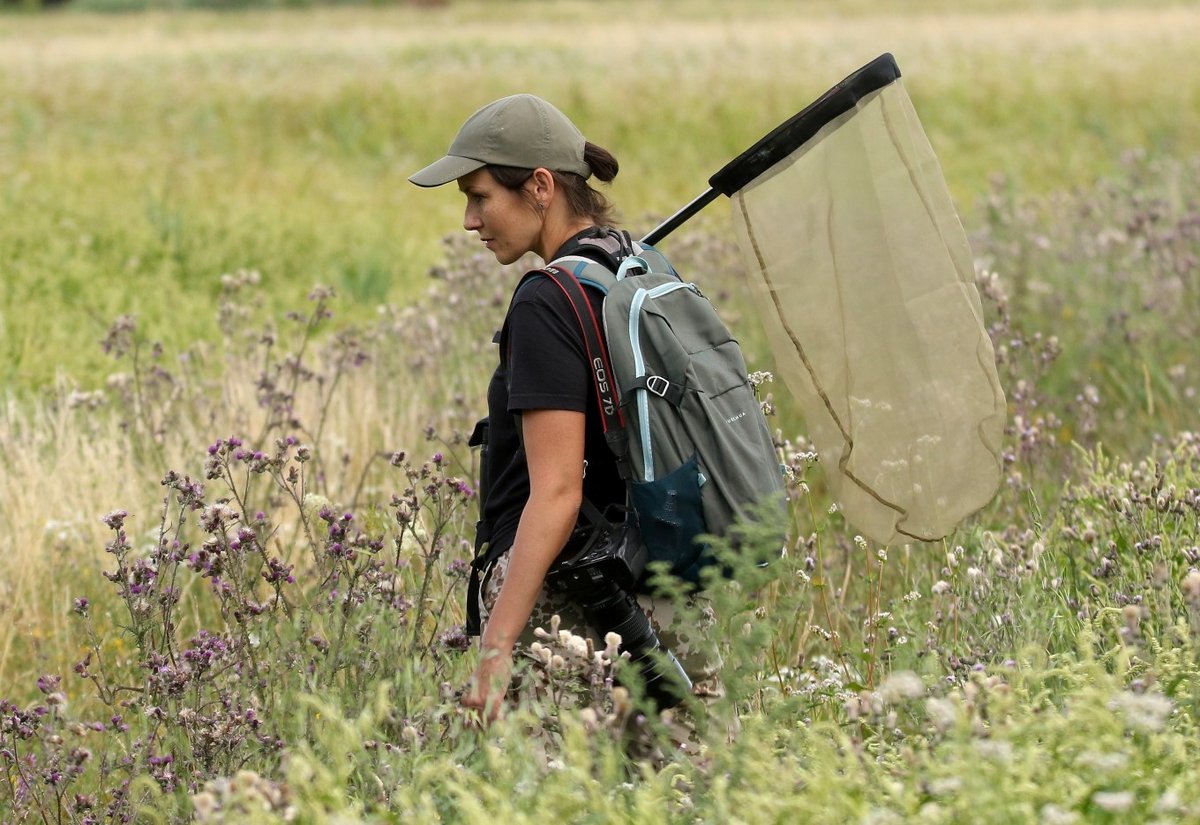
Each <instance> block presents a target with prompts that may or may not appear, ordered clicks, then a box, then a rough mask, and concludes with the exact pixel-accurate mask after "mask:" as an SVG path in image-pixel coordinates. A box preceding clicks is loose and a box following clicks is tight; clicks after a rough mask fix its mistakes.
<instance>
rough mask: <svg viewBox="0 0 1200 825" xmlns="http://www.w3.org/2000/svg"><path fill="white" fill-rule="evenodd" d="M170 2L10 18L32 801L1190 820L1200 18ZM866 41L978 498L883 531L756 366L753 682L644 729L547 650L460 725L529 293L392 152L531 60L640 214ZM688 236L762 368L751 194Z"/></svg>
mask: <svg viewBox="0 0 1200 825" xmlns="http://www.w3.org/2000/svg"><path fill="white" fill-rule="evenodd" d="M134 5H140V4H134ZM146 5H147V6H149V8H143V9H136V10H132V11H130V10H126V11H123V12H121V13H111V12H112V11H113V10H114V7H113V6H112V5H108V6H106V5H105V4H104V3H101V2H99V0H91V2H90V6H89V4H86V3H83V4H79V5H75V6H72V7H70V8H68V9H65V10H59V11H54V12H41V13H8V14H5V15H3V16H0V277H2V287H0V382H2V386H3V387H4V397H3V407H2V408H0V524H3V526H4V529H3V531H0V767H2V769H3V779H2V781H0V818H3V820H4V821H5V822H8V821H13V822H18V821H30V822H34V821H51V822H59V821H62V822H90V821H181V820H182V821H186V820H188V819H190V818H196V819H199V820H201V821H229V822H245V821H263V822H276V821H302V822H327V821H328V822H332V821H410V820H412V819H413V818H416V819H417V820H418V821H467V822H472V821H473V822H479V821H484V820H496V819H500V820H502V821H512V822H521V821H529V820H531V819H534V818H535V817H536V818H537V819H539V820H541V819H545V818H548V817H555V818H558V819H561V820H564V821H570V822H575V821H579V822H583V821H587V822H607V821H621V822H626V821H636V822H660V821H679V822H696V821H698V822H785V821H786V822H791V821H797V820H801V819H802V818H804V817H809V818H813V819H815V820H817V821H826V822H843V821H847V822H851V821H852V822H859V821H862V822H892V821H895V822H901V821H909V820H911V819H914V818H918V817H919V818H921V819H923V820H928V821H932V822H942V821H944V822H967V821H969V822H988V821H990V822H1019V821H1031V822H1055V823H1058V822H1063V823H1065V822H1084V821H1088V822H1090V821H1096V822H1107V821H1112V822H1116V821H1122V822H1124V821H1151V820H1159V821H1165V822H1166V821H1169V822H1175V821H1200V781H1198V780H1197V778H1196V773H1195V770H1194V765H1195V762H1196V759H1197V757H1198V756H1200V754H1198V752H1197V751H1198V747H1197V740H1196V733H1197V722H1198V720H1200V658H1198V648H1197V645H1198V644H1200V636H1198V634H1200V572H1197V569H1196V566H1197V564H1198V563H1200V548H1198V546H1197V545H1198V544H1200V539H1198V538H1197V532H1198V529H1197V520H1198V516H1200V436H1197V435H1196V432H1197V429H1198V424H1200V422H1198V420H1197V419H1198V418H1200V410H1198V407H1197V404H1198V402H1197V398H1196V386H1197V382H1198V381H1200V379H1198V378H1197V374H1198V373H1197V371H1198V370H1200V358H1198V356H1197V351H1196V345H1195V342H1196V340H1197V334H1198V333H1200V329H1198V327H1200V264H1198V260H1200V203H1198V196H1197V191H1198V187H1200V66H1198V64H1196V62H1195V60H1194V55H1195V54H1196V52H1197V49H1198V47H1200V10H1197V9H1196V8H1195V7H1193V6H1191V5H1187V4H1172V3H1167V2H1161V3H1160V2H1142V3H1135V2H1115V1H1114V2H1104V3H1082V2H1049V1H1046V2H1033V0H1015V2H1005V3H1001V2H990V0H970V2H960V3H948V2H940V0H914V2H905V3H874V4H868V3H865V2H846V3H839V4H836V5H835V4H825V3H817V2H795V3H784V2H772V1H771V0H767V1H766V2H758V3H753V4H745V3H718V2H705V0H700V2H694V3H681V2H640V3H639V2H534V0H523V1H518V0H504V1H503V2H486V3H485V2H475V3H470V2H448V3H442V4H420V5H417V4H414V5H411V6H409V5H400V6H387V7H370V6H347V7H335V8H331V7H314V8H286V9H285V8H277V9H261V8H259V9H254V8H243V9H239V10H225V11H214V10H211V9H210V10H201V9H189V10H184V9H181V8H176V7H165V6H158V5H157V4H146ZM89 8H90V10H89ZM127 8H128V7H127ZM101 11H106V12H110V13H99V12H101ZM884 51H890V52H892V53H893V54H894V55H895V56H896V59H897V61H898V63H899V65H900V67H901V70H902V71H903V73H904V75H905V81H904V82H905V85H906V88H907V90H908V92H909V94H910V96H911V97H912V98H913V101H914V104H915V106H916V108H917V111H918V112H919V114H920V115H921V118H922V121H923V123H924V125H925V127H926V130H927V132H928V134H929V137H930V140H931V142H932V144H933V146H934V149H935V151H936V152H937V153H938V155H939V158H940V160H941V162H942V165H943V170H944V172H945V175H946V178H947V182H948V184H949V186H950V189H951V192H952V195H953V196H954V197H955V200H956V202H957V204H958V205H959V209H960V213H961V215H962V217H963V222H964V225H965V227H966V229H967V231H968V233H969V235H970V236H971V239H972V242H973V247H974V251H975V254H976V256H977V270H978V284H979V287H980V291H981V295H982V296H983V300H984V308H985V313H986V315H987V321H988V324H989V331H990V332H991V334H992V337H993V340H994V342H995V343H996V347H997V358H998V362H999V367H1000V372H1001V377H1002V380H1003V382H1004V385H1005V389H1006V392H1007V394H1008V399H1009V404H1010V427H1009V430H1008V433H1007V436H1006V464H1005V471H1006V472H1005V484H1004V486H1003V488H1002V489H1001V491H1000V492H999V494H998V495H997V498H996V500H995V501H994V502H993V503H992V504H991V505H989V507H987V508H986V509H985V510H984V511H982V512H981V513H979V514H978V515H977V516H976V517H974V518H972V519H970V520H968V522H966V523H964V524H963V525H962V526H961V527H960V529H959V531H957V532H956V533H955V534H954V535H952V536H950V537H948V538H947V539H946V540H945V541H944V542H943V543H941V544H938V545H936V546H911V547H899V548H890V549H886V550H885V549H884V548H878V547H871V546H867V545H866V544H865V543H863V542H861V541H856V537H855V534H854V531H853V528H852V527H850V526H848V525H846V524H845V523H843V522H842V521H841V520H840V518H839V516H838V514H837V513H836V512H831V509H830V508H831V505H832V504H833V502H831V501H830V500H829V498H828V496H827V494H826V493H825V491H824V489H823V485H822V480H821V468H820V463H819V461H818V460H815V459H814V457H813V456H812V455H811V454H810V453H809V450H808V445H807V442H806V440H805V439H804V424H803V416H802V415H801V412H800V411H799V410H797V409H795V408H794V405H792V404H791V402H790V401H789V400H788V399H787V398H786V396H785V395H782V393H783V391H782V390H781V389H780V390H776V391H774V394H773V400H774V402H775V405H776V408H777V410H776V413H775V417H774V419H773V423H774V424H775V426H777V428H778V436H779V442H780V450H781V457H782V458H783V459H784V461H785V462H786V463H788V464H789V465H790V466H791V468H792V470H793V477H792V480H791V483H790V485H789V491H790V496H791V501H792V507H791V519H792V525H791V526H792V529H791V535H790V538H789V544H788V548H787V553H786V554H785V556H784V558H782V559H778V560H777V561H776V563H775V564H773V565H772V566H771V567H770V568H769V569H768V571H767V572H762V571H753V570H746V571H744V574H743V576H742V578H741V579H740V580H739V583H740V586H739V587H728V586H726V587H716V588H714V594H713V598H714V601H715V607H716V611H715V614H713V615H712V616H708V617H697V619H696V625H697V626H700V627H707V628H708V629H707V633H708V635H709V636H711V638H712V639H713V640H714V644H718V645H719V646H720V647H721V648H722V653H723V656H724V658H725V662H726V667H725V673H724V675H725V682H726V695H725V696H723V697H720V698H716V699H713V700H712V701H711V702H710V703H709V707H708V709H707V710H706V711H705V712H702V713H696V714H693V715H692V717H693V718H691V720H690V722H689V723H688V725H686V726H683V725H681V719H679V718H677V719H674V720H671V719H668V720H656V719H645V718H644V717H641V716H640V715H639V714H638V712H637V711H636V709H635V708H634V707H633V706H631V705H630V704H629V702H628V700H627V699H626V697H625V696H623V695H622V694H621V693H620V692H619V691H618V692H617V694H616V695H615V696H614V693H613V691H612V689H611V684H610V683H609V682H608V681H606V680H607V679H608V678H609V677H611V675H612V667H613V665H612V663H611V662H609V661H608V660H606V659H605V658H604V657H603V655H602V656H601V658H600V659H599V660H593V659H591V658H588V657H583V658H581V657H579V656H577V655H576V654H575V653H574V652H573V647H572V645H573V644H576V643H574V642H573V641H572V640H570V639H558V638H557V637H556V638H551V639H547V640H545V644H546V647H545V648H544V652H538V653H537V654H535V655H533V656H531V657H530V658H529V661H528V663H527V666H526V669H525V674H524V678H523V679H522V681H521V684H520V688H519V696H520V701H519V702H518V704H517V710H516V711H515V712H514V713H512V714H511V715H510V717H509V718H508V719H507V720H506V721H505V722H504V723H502V724H501V725H500V726H499V727H497V728H496V729H494V730H492V731H490V732H487V733H481V732H479V731H476V730H474V729H472V728H471V727H470V726H469V725H467V724H466V723H465V722H464V720H463V718H462V717H461V715H460V714H459V713H458V712H457V710H456V702H455V700H454V695H453V693H454V690H455V689H456V688H457V687H458V686H460V685H461V683H462V680H463V679H464V678H465V676H466V674H467V673H468V672H469V669H470V666H471V663H472V659H471V654H470V653H469V652H465V651H464V647H465V639H464V638H463V637H462V635H461V632H460V629H459V626H460V624H461V621H462V615H461V613H462V611H461V602H462V596H463V590H464V583H463V577H462V564H463V562H464V560H465V559H467V558H469V548H468V546H467V540H468V539H469V537H470V534H471V530H470V525H471V524H472V523H473V519H474V516H473V513H472V507H473V506H474V502H473V498H472V489H473V485H474V481H475V467H474V464H473V461H474V459H473V457H472V455H471V453H470V451H469V450H467V449H466V448H465V447H464V446H463V443H462V442H463V434H464V433H465V432H467V431H469V429H470V427H471V425H472V423H473V422H474V420H475V418H476V417H477V416H478V415H479V414H480V411H481V406H482V388H483V386H484V382H485V380H486V377H487V375H488V373H489V371H490V367H491V362H492V358H493V357H494V355H493V353H492V350H491V347H490V345H489V341H490V337H491V332H492V330H493V329H494V328H495V326H496V325H497V323H498V321H499V318H500V317H501V313H502V311H503V306H504V300H505V297H506V295H507V290H508V289H509V288H510V286H511V284H512V283H514V279H515V277H516V276H517V274H518V273H517V271H516V270H512V269H509V270H506V271H501V270H499V268H497V267H496V266H495V265H494V262H491V263H489V261H488V260H484V259H483V256H480V255H479V254H478V253H477V252H476V251H475V250H474V249H473V248H472V247H471V246H470V244H469V241H468V239H466V238H463V237H458V236H461V235H462V233H461V232H457V233H456V230H457V228H458V226H459V222H460V220H461V203H460V199H459V198H458V196H457V193H455V192H453V191H451V190H446V191H442V190H436V191H433V192H429V191H422V190H417V189H416V188H415V187H412V186H411V185H409V184H408V183H407V181H406V177H407V175H408V174H410V173H411V172H412V171H413V170H414V169H416V168H418V167H420V166H421V165H422V164H424V163H425V162H427V161H428V159H430V158H433V157H436V156H438V155H439V154H440V153H441V152H442V151H443V150H444V148H445V146H446V144H447V142H448V140H449V138H450V137H451V135H452V133H453V130H454V129H455V128H456V127H457V125H458V124H459V123H461V121H462V120H463V119H464V118H465V117H466V115H468V114H469V113H470V112H471V111H473V110H474V109H475V108H477V107H478V106H479V105H482V104H483V103H485V102H487V101H489V100H492V99H494V98H496V97H498V96H501V95H504V94H509V93H512V92H514V91H521V90H523V91H532V92H535V93H538V94H541V95H543V96H546V97H548V98H550V99H551V100H554V101H555V102H556V103H558V104H559V105H560V106H561V107H562V108H563V109H564V110H565V111H567V112H568V113H569V114H570V115H571V116H572V117H573V119H575V120H576V122H577V123H578V124H579V125H580V126H581V128H582V129H583V130H584V132H585V133H586V134H588V135H589V137H590V138H591V139H593V140H594V141H596V142H598V143H600V144H602V145H605V146H607V147H608V148H610V149H612V150H613V151H614V153H615V154H616V155H617V157H618V158H619V159H620V161H621V164H622V169H621V174H620V175H619V177H618V178H617V181H616V182H615V184H614V185H613V187H612V195H613V197H614V199H615V200H616V201H617V203H618V205H619V206H620V207H621V209H622V211H623V214H624V216H625V219H626V223H627V225H628V226H629V227H630V228H631V229H632V230H633V231H635V233H636V232H638V231H646V230H648V229H650V228H651V227H652V226H653V225H654V224H655V223H656V222H657V220H658V219H659V218H661V217H663V216H665V215H667V214H669V213H671V212H673V211H674V210H675V209H676V208H678V207H679V206H681V205H682V204H683V203H685V202H686V201H687V200H689V199H690V198H691V197H693V196H694V195H696V194H698V193H699V192H700V191H701V190H702V189H703V188H704V185H705V181H706V179H707V177H708V175H710V174H711V173H712V172H714V171H716V170H717V169H718V168H720V167H721V166H722V165H723V164H724V163H725V162H726V161H727V160H728V159H729V158H731V157H732V156H733V155H735V154H736V153H738V152H739V151H741V150H742V149H744V148H745V147H746V146H748V145H749V144H750V143H752V142H753V141H754V140H756V139H757V138H758V137H759V136H760V135H761V134H763V133H764V132H765V131H767V130H768V129H770V128H771V127H773V126H774V125H775V124H776V123H778V122H779V121H781V120H783V119H785V118H786V117H788V116H790V115H791V114H792V113H794V112H795V111H796V110H798V109H799V108H801V107H802V106H804V105H805V104H807V103H808V102H809V101H811V100H812V99H813V98H815V97H816V96H817V95H818V94H820V93H821V92H822V91H824V89H826V88H827V87H828V86H829V85H831V84H832V83H834V82H836V81H837V80H839V79H840V78H841V77H843V76H844V75H846V74H847V73H849V72H850V71H853V70H854V69H855V68H857V67H858V66H860V65H862V64H864V63H866V62H867V61H869V60H870V59H872V58H873V57H875V56H876V55H878V54H879V53H881V52H884ZM663 248H664V251H666V252H667V253H668V254H669V255H670V256H672V258H673V260H674V261H675V263H676V265H677V266H678V267H679V268H680V269H681V270H684V271H687V272H688V273H689V276H691V277H693V278H694V279H695V280H696V281H697V282H698V283H699V284H700V285H701V286H702V287H704V288H705V290H706V292H707V293H708V294H710V295H714V296H717V298H718V304H719V306H720V308H721V310H722V313H723V315H724V316H725V317H726V319H727V320H728V321H729V323H730V325H731V326H733V327H734V329H735V330H736V331H738V333H739V334H740V335H741V337H742V338H743V340H744V342H745V346H746V351H747V355H748V358H749V360H750V362H751V366H752V368H756V369H765V370H769V369H770V368H771V364H770V355H769V353H768V352H766V351H765V350H764V348H763V345H762V343H761V340H760V336H759V333H758V330H757V329H756V328H755V322H754V317H753V312H752V310H751V308H750V307H749V306H747V305H745V304H744V303H743V295H742V292H741V290H740V289H739V285H738V284H739V281H738V278H739V272H740V264H739V262H738V259H737V255H736V253H735V250H734V249H733V248H732V242H731V238H730V233H729V229H728V221H727V217H726V215H725V213H724V205H723V204H720V203H717V204H714V205H713V206H711V207H709V209H708V210H706V212H705V213H704V214H702V215H701V216H700V217H698V218H696V219H694V221H693V222H691V223H689V224H688V226H687V227H685V228H684V229H682V230H680V231H679V232H677V233H676V235H673V236H672V237H671V238H670V239H668V241H666V242H665V243H664V244H663ZM764 391H766V392H772V387H771V386H770V385H767V386H766V387H764ZM681 730H684V731H688V730H690V732H691V735H690V736H691V738H690V741H689V742H688V744H687V746H686V747H683V748H679V747H676V746H675V742H676V740H675V739H673V738H672V737H673V736H677V735H679V734H680V731H681Z"/></svg>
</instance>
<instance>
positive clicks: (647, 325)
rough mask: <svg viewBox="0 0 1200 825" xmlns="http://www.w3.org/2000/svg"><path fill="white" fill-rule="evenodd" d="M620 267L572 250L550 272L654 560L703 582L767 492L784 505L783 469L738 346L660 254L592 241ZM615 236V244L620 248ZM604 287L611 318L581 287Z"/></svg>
mask: <svg viewBox="0 0 1200 825" xmlns="http://www.w3.org/2000/svg"><path fill="white" fill-rule="evenodd" d="M589 243H590V244H592V245H594V246H595V247H597V248H598V249H599V251H601V252H602V253H604V254H603V255H600V256H597V257H603V258H604V259H605V260H611V261H613V262H614V263H616V268H615V271H614V270H613V269H610V268H609V267H607V266H605V265H603V264H600V263H597V262H596V261H594V260H592V259H591V258H587V257H582V256H569V257H565V258H561V259H558V260H555V261H553V262H552V263H551V264H550V265H549V266H548V267H546V269H545V270H541V271H539V272H537V273H531V275H530V277H538V276H545V277H549V278H550V279H551V280H552V281H554V283H555V284H557V285H558V287H559V288H560V289H561V290H562V291H563V292H564V294H565V295H566V296H567V298H569V299H570V301H571V303H572V305H573V307H574V309H575V314H576V316H577V317H578V318H579V320H580V327H581V329H582V332H583V340H584V343H585V346H586V349H587V358H588V361H589V362H590V364H591V366H592V372H593V375H594V378H595V386H596V394H597V397H598V399H599V402H600V406H601V411H602V413H603V417H604V424H605V436H606V439H607V441H608V445H609V447H610V448H611V449H612V451H613V454H614V455H615V456H616V459H617V465H618V468H619V470H620V473H621V477H622V478H624V479H625V480H626V483H627V486H628V500H629V509H630V513H631V514H632V515H633V517H634V518H635V519H636V522H637V527H638V529H639V530H640V532H641V536H642V539H643V541H644V542H645V545H646V547H647V549H648V551H649V561H651V562H666V563H667V564H668V565H669V569H670V572H671V573H672V574H673V575H675V576H677V577H679V578H681V579H684V580H685V581H689V582H693V583H695V582H698V581H699V577H700V572H701V571H702V570H703V569H704V568H705V567H707V566H708V565H709V564H711V563H712V562H713V561H714V559H713V557H712V553H711V551H710V548H708V546H707V545H706V544H705V543H704V542H702V541H697V537H698V536H701V535H703V534H711V535H718V536H720V535H723V534H725V532H726V531H727V530H728V528H729V527H730V525H732V524H733V523H734V522H735V521H737V520H738V519H739V518H741V517H750V516H752V515H755V514H756V512H755V511H756V507H757V505H758V504H759V503H760V502H763V501H771V502H772V503H774V504H777V505H778V506H780V507H781V506H782V503H783V500H784V487H783V472H782V468H781V465H780V461H779V458H778V456H777V454H776V450H775V446H774V443H773V441H772V438H771V435H770V432H769V430H768V428H767V423H766V418H765V416H764V414H763V411H762V407H761V405H760V404H759V402H758V399H757V398H756V397H755V395H754V390H753V388H752V387H751V385H750V381H749V378H748V375H747V370H746V364H745V360H744V359H743V357H742V352H741V348H740V347H739V346H738V343H737V341H736V340H734V339H733V337H732V336H731V335H730V333H729V330H728V329H727V328H726V327H725V325H724V324H723V323H722V322H721V320H720V319H719V318H718V317H717V313H716V311H715V310H714V309H713V307H712V304H711V303H709V301H708V299H707V298H705V297H704V295H703V294H701V292H700V290H699V289H698V288H697V287H696V286H695V285H694V284H690V283H686V282H684V281H683V280H681V279H680V277H679V275H678V274H677V273H676V272H675V270H674V268H673V267H672V266H671V264H670V263H669V262H668V261H667V259H666V258H665V257H663V255H662V254H660V253H659V252H658V251H657V250H655V249H653V248H652V247H649V246H641V245H638V244H636V243H634V242H632V241H631V240H630V239H629V237H628V235H623V236H622V235H618V234H617V233H616V232H612V233H610V234H609V235H608V236H604V237H601V238H599V239H592V240H589V241H585V242H584V244H585V245H587V244H589ZM614 244H615V245H617V247H618V248H617V249H615V250H614V249H613V248H612V247H613V246H614ZM585 286H586V287H590V288H592V289H597V290H599V291H600V292H601V293H603V294H604V296H605V297H604V301H603V318H602V319H597V318H595V317H594V313H593V312H592V306H591V303H590V302H589V301H588V300H587V296H586V295H585V294H584V292H583V289H582V287H585Z"/></svg>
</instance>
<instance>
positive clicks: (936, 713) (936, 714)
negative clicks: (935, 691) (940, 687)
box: [925, 696, 958, 731]
mask: <svg viewBox="0 0 1200 825" xmlns="http://www.w3.org/2000/svg"><path fill="white" fill-rule="evenodd" d="M925 715H926V716H928V717H929V721H931V722H933V724H934V727H936V728H937V729H938V730H940V731H946V730H949V729H950V728H952V727H954V723H955V722H956V721H958V705H957V704H956V703H955V701H954V700H953V699H943V698H941V697H937V696H930V697H929V698H928V699H926V700H925Z"/></svg>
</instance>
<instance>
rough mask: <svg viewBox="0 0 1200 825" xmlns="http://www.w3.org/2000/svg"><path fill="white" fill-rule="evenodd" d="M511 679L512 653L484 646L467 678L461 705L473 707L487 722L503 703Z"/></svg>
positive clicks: (487, 723)
mask: <svg viewBox="0 0 1200 825" xmlns="http://www.w3.org/2000/svg"><path fill="white" fill-rule="evenodd" d="M511 679H512V653H505V652H503V651H501V650H496V649H490V650H489V649H485V650H484V652H483V654H482V656H481V657H480V659H479V664H478V665H476V666H475V672H474V673H473V674H471V679H470V681H468V682H467V690H466V692H465V693H464V694H463V698H462V704H463V707H465V708H467V709H468V710H473V711H475V712H476V713H478V715H479V720H480V721H481V722H482V723H483V724H485V725H490V724H491V723H492V722H495V721H496V718H497V717H498V716H499V715H500V711H501V709H502V708H503V707H504V696H505V694H506V693H507V692H508V685H509V682H510V681H511Z"/></svg>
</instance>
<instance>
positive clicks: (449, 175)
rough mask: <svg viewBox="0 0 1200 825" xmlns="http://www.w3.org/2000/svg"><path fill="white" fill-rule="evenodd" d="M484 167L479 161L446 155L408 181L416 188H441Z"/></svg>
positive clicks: (484, 164)
mask: <svg viewBox="0 0 1200 825" xmlns="http://www.w3.org/2000/svg"><path fill="white" fill-rule="evenodd" d="M486 165H487V164H486V163H484V162H483V161H481V160H473V159H472V158H460V157H458V156H457V155H446V157H444V158H442V159H441V160H438V161H435V162H433V163H431V164H429V165H428V166H426V167H425V168H424V169H422V170H421V171H420V172H417V173H416V174H415V175H412V176H410V177H409V180H410V181H412V182H413V183H415V184H416V185H417V186H441V185H443V184H446V183H449V182H450V181H452V180H458V179H459V178H461V177H462V176H463V175H469V174H471V173H472V172H474V171H475V170H476V169H481V168H483V167H484V166H486Z"/></svg>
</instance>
